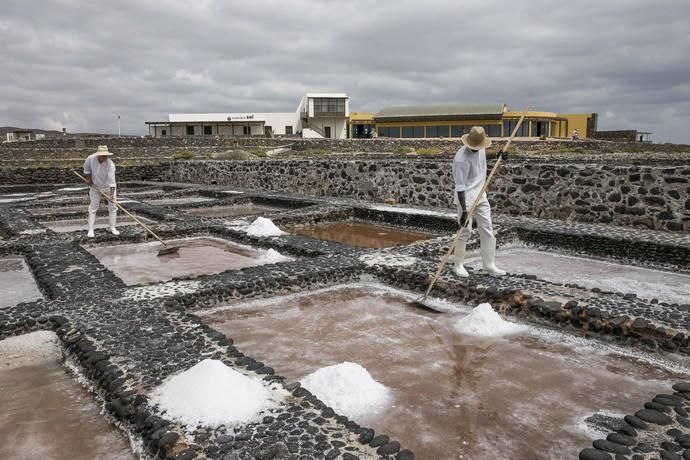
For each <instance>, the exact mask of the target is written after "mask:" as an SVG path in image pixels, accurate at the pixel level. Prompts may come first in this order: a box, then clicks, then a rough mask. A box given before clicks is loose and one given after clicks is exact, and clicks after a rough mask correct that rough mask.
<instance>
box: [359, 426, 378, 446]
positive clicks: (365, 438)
mask: <svg viewBox="0 0 690 460" xmlns="http://www.w3.org/2000/svg"><path fill="white" fill-rule="evenodd" d="M357 439H358V440H359V442H361V443H362V444H369V443H370V442H371V440H372V439H374V430H372V429H368V428H363V429H362V432H361V433H359V437H358V438H357Z"/></svg>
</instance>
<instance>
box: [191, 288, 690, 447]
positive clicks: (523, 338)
mask: <svg viewBox="0 0 690 460" xmlns="http://www.w3.org/2000/svg"><path fill="white" fill-rule="evenodd" d="M470 311H471V309H470V308H469V307H467V308H464V309H463V311H462V312H459V313H453V314H437V313H432V312H428V311H426V310H423V309H419V308H415V307H413V306H411V304H410V303H409V302H408V299H407V298H406V297H404V296H402V295H401V294H400V293H397V292H396V291H391V290H388V289H384V288H382V287H379V286H367V285H347V286H341V287H336V288H332V289H327V290H322V291H317V292H313V293H305V294H302V295H293V296H286V297H279V298H273V299H268V300H262V301H256V302H252V303H242V304H238V305H230V306H228V307H224V308H220V309H214V310H209V311H207V312H201V313H200V315H201V316H202V318H203V319H204V322H205V323H206V324H209V325H211V326H212V327H214V328H215V329H217V330H220V331H222V332H224V333H225V334H226V335H227V336H228V337H232V338H233V340H234V341H235V344H236V345H237V346H238V347H239V348H240V349H241V350H246V351H249V352H250V353H251V355H252V357H253V358H255V359H257V360H261V361H263V362H265V363H267V365H270V366H272V367H274V368H275V369H276V372H277V373H278V374H280V375H283V376H285V377H287V378H288V380H289V381H297V380H300V379H302V378H303V377H304V376H306V375H308V374H310V373H312V372H314V371H316V370H318V369H320V368H323V367H326V366H330V365H333V364H335V363H342V362H353V363H357V364H359V365H361V366H363V367H364V368H365V369H366V370H367V371H368V372H369V373H370V374H371V376H372V378H373V379H375V380H376V381H377V382H379V383H381V384H383V385H385V386H386V387H387V388H389V389H390V390H391V393H392V399H391V402H390V404H389V405H388V406H387V407H385V408H382V410H372V411H371V412H370V413H369V414H368V415H366V416H362V417H361V418H359V419H357V421H358V422H359V423H361V424H363V425H365V426H371V427H372V428H374V429H375V430H376V431H377V432H378V433H385V434H388V435H390V436H391V437H392V438H393V439H397V440H399V441H401V442H402V444H403V445H404V447H406V448H410V449H411V450H412V451H413V452H415V454H416V455H417V458H469V459H496V458H521V459H522V458H577V455H578V453H579V451H580V450H581V449H582V448H585V447H587V446H589V445H590V443H591V441H592V440H593V439H594V436H596V437H600V436H601V435H598V434H592V433H591V432H587V431H585V430H583V429H582V428H580V427H581V426H582V425H583V424H582V420H583V419H584V418H586V417H589V416H591V415H593V414H594V413H597V412H601V411H602V410H606V411H607V412H610V413H619V414H626V413H633V412H635V411H636V410H638V409H639V406H640V402H641V401H645V400H649V399H650V398H651V397H653V396H654V395H656V394H659V393H664V392H667V391H668V388H669V387H670V385H671V384H672V383H674V382H676V381H678V380H682V379H684V378H686V377H687V375H688V374H687V369H685V368H677V367H674V366H673V365H672V364H669V363H661V362H655V361H650V360H647V359H643V358H641V357H638V356H636V355H634V354H631V353H630V352H627V351H624V350H619V349H615V348H612V347H606V346H602V345H598V344H597V343H596V342H593V341H585V340H584V339H576V338H573V337H571V336H568V335H564V334H560V333H552V332H548V331H539V330H536V329H534V328H531V327H530V328H528V329H527V330H526V331H523V332H521V333H519V334H517V335H507V336H502V337H494V338H487V337H478V336H475V335H466V334H461V333H460V332H458V330H457V329H456V326H457V323H458V321H459V320H460V319H461V318H463V317H464V315H467V314H468V313H469V312H470ZM482 327H483V326H481V324H479V325H477V326H476V328H477V329H478V330H481V329H482ZM511 332H512V333H513V334H514V333H515V331H511Z"/></svg>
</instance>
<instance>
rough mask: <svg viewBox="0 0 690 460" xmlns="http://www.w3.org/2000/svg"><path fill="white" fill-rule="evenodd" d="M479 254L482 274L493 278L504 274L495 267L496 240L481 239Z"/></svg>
mask: <svg viewBox="0 0 690 460" xmlns="http://www.w3.org/2000/svg"><path fill="white" fill-rule="evenodd" d="M480 252H481V254H482V265H483V266H484V272H486V273H488V274H490V275H494V276H503V275H505V274H506V272H505V271H503V270H501V269H499V268H497V267H496V238H482V239H481V249H480Z"/></svg>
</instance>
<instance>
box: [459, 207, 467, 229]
mask: <svg viewBox="0 0 690 460" xmlns="http://www.w3.org/2000/svg"><path fill="white" fill-rule="evenodd" d="M468 217H469V214H468V213H467V210H466V209H463V210H462V214H460V222H462V227H467V218H468Z"/></svg>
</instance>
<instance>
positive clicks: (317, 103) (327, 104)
mask: <svg viewBox="0 0 690 460" xmlns="http://www.w3.org/2000/svg"><path fill="white" fill-rule="evenodd" d="M314 113H315V114H317V113H319V114H324V113H332V114H342V115H344V114H345V99H336V98H324V97H317V98H314Z"/></svg>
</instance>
